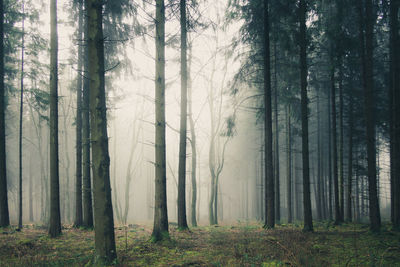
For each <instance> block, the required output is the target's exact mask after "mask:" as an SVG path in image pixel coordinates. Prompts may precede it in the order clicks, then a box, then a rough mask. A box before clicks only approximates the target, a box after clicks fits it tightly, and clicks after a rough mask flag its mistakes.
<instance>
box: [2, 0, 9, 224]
mask: <svg viewBox="0 0 400 267" xmlns="http://www.w3.org/2000/svg"><path fill="white" fill-rule="evenodd" d="M3 42H4V6H3V0H0V59H1V61H0V227H6V226H8V225H10V216H9V211H8V196H7V168H6V127H5V109H6V107H5V101H4V100H5V91H4V44H3Z"/></svg>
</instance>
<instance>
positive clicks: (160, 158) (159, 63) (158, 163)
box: [152, 0, 169, 242]
mask: <svg viewBox="0 0 400 267" xmlns="http://www.w3.org/2000/svg"><path fill="white" fill-rule="evenodd" d="M155 23H156V59H155V60H156V77H155V96H156V98H155V102H156V103H155V110H156V114H155V115H156V118H155V119H156V122H155V127H156V136H155V192H154V194H155V202H154V226H153V233H152V240H153V241H154V242H156V241H160V240H163V239H166V238H169V234H168V213H167V184H166V183H167V177H166V151H165V4H164V0H156V19H155Z"/></svg>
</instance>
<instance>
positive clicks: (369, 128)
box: [362, 0, 381, 232]
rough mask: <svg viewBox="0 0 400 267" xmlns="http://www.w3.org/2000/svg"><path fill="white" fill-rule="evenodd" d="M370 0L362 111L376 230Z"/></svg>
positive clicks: (372, 219)
mask: <svg viewBox="0 0 400 267" xmlns="http://www.w3.org/2000/svg"><path fill="white" fill-rule="evenodd" d="M372 6H373V4H372V0H366V2H365V60H364V62H363V64H362V65H363V68H364V69H365V70H364V74H365V80H364V81H365V84H364V101H365V102H364V108H365V110H364V112H365V121H366V128H365V131H366V138H367V163H368V193H369V219H370V223H371V225H370V229H371V231H374V232H377V231H379V230H380V227H381V216H380V211H379V200H378V192H377V179H376V137H375V116H374V114H375V102H374V77H373V37H374V36H373V30H374V16H373V14H372Z"/></svg>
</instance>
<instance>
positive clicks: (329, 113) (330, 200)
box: [327, 63, 335, 220]
mask: <svg viewBox="0 0 400 267" xmlns="http://www.w3.org/2000/svg"><path fill="white" fill-rule="evenodd" d="M332 64H333V63H332ZM331 86H332V87H334V86H335V71H334V70H332V72H331ZM332 89H334V88H332ZM331 94H332V92H331V90H328V107H327V114H328V118H327V121H328V143H329V144H328V172H329V173H328V175H327V177H328V209H329V220H333V205H332V147H333V146H332V133H333V131H332V123H331V118H333V116H331V106H332V97H331ZM332 107H333V106H332Z"/></svg>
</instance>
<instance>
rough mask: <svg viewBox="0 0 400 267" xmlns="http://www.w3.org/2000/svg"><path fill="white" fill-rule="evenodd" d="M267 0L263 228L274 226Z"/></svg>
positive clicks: (267, 2) (265, 8) (265, 25)
mask: <svg viewBox="0 0 400 267" xmlns="http://www.w3.org/2000/svg"><path fill="white" fill-rule="evenodd" d="M268 9H269V1H268V0H267V1H265V2H264V40H263V42H264V44H263V45H264V54H263V56H264V108H265V113H264V127H265V129H264V130H265V151H264V153H265V185H266V188H265V201H266V203H265V222H264V227H265V228H274V226H275V187H274V171H273V162H272V161H273V159H272V158H273V152H272V103H271V98H272V92H271V91H272V90H271V60H270V41H269V39H270V38H269V31H270V29H269V12H268Z"/></svg>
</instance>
